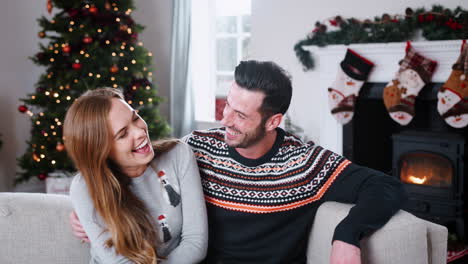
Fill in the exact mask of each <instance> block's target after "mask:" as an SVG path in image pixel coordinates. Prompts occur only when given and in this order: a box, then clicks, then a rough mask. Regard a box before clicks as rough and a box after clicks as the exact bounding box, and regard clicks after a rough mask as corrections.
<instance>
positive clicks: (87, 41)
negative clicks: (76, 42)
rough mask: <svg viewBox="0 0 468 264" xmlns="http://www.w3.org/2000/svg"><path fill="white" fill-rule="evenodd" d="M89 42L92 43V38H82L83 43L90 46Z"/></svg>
mask: <svg viewBox="0 0 468 264" xmlns="http://www.w3.org/2000/svg"><path fill="white" fill-rule="evenodd" d="M91 42H93V38H92V37H89V36H86V37H84V38H83V43H85V44H90V43H91Z"/></svg>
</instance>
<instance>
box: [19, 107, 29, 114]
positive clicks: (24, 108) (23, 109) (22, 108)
mask: <svg viewBox="0 0 468 264" xmlns="http://www.w3.org/2000/svg"><path fill="white" fill-rule="evenodd" d="M18 111H20V112H21V113H24V112H26V111H28V108H27V107H26V106H25V105H20V106H19V107H18Z"/></svg>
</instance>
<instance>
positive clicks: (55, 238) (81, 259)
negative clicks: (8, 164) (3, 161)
mask: <svg viewBox="0 0 468 264" xmlns="http://www.w3.org/2000/svg"><path fill="white" fill-rule="evenodd" d="M71 211H72V205H71V202H70V200H69V198H68V196H65V195H53V194H43V193H0V245H1V246H0V263H2V264H10V263H22V264H28V263H44V264H45V263H48V264H49V263H60V264H84V263H89V260H90V253H89V244H88V243H81V242H80V240H79V239H78V238H76V237H74V236H73V234H72V231H71V226H70V222H69V220H68V216H69V214H70V212H71Z"/></svg>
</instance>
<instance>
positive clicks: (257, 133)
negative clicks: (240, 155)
mask: <svg viewBox="0 0 468 264" xmlns="http://www.w3.org/2000/svg"><path fill="white" fill-rule="evenodd" d="M231 129H233V128H231ZM233 130H235V131H238V130H237V129H235V128H234V129H233ZM243 134H244V135H245V137H244V139H243V140H242V141H241V142H239V143H234V144H229V143H228V145H229V146H230V147H232V148H248V147H251V146H253V145H255V144H256V143H258V142H259V141H260V140H262V139H263V138H264V137H265V135H266V132H265V122H262V123H261V124H260V125H259V126H258V127H257V128H255V130H254V131H253V132H249V133H243Z"/></svg>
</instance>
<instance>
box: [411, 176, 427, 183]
mask: <svg viewBox="0 0 468 264" xmlns="http://www.w3.org/2000/svg"><path fill="white" fill-rule="evenodd" d="M408 180H409V181H410V182H412V183H415V184H424V183H425V182H426V180H427V178H426V176H424V177H423V178H418V177H416V176H413V175H410V176H408Z"/></svg>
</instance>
